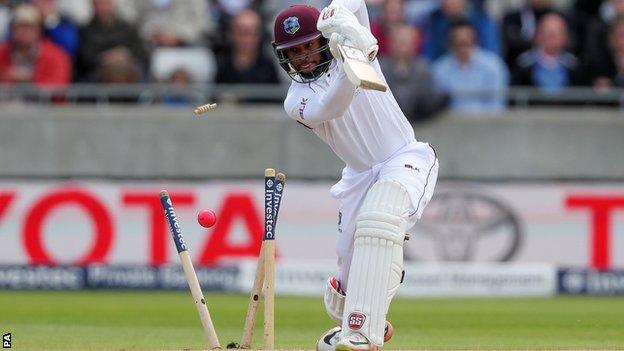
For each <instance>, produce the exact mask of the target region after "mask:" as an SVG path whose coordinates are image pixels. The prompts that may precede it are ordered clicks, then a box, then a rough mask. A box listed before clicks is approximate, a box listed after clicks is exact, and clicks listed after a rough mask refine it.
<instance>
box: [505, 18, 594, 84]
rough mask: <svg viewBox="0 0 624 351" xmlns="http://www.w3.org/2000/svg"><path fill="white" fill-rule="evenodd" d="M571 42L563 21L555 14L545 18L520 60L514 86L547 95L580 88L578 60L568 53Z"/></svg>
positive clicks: (516, 69) (514, 72)
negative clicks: (538, 90)
mask: <svg viewBox="0 0 624 351" xmlns="http://www.w3.org/2000/svg"><path fill="white" fill-rule="evenodd" d="M568 40H569V37H568V28H567V23H566V21H565V20H564V18H563V17H562V16H561V15H560V14H558V13H556V12H551V13H549V14H547V15H544V16H543V17H542V18H541V19H540V21H539V23H538V26H537V31H536V34H535V40H534V43H533V48H532V49H531V50H529V51H526V52H524V53H523V54H522V55H520V57H518V60H517V67H516V68H515V69H514V70H513V77H512V78H513V79H512V83H513V84H514V85H520V86H534V87H538V88H540V89H542V90H544V91H548V92H559V91H561V90H563V89H565V88H566V87H569V86H573V85H580V84H581V83H582V78H581V76H580V74H581V71H580V69H579V61H578V59H577V58H576V57H575V56H574V55H573V54H571V53H570V52H568V51H566V46H567V44H568Z"/></svg>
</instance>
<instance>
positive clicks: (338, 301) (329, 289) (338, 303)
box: [323, 277, 345, 325]
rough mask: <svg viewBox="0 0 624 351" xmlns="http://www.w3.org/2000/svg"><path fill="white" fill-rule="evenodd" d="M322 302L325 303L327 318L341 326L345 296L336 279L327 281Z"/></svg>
mask: <svg viewBox="0 0 624 351" xmlns="http://www.w3.org/2000/svg"><path fill="white" fill-rule="evenodd" d="M323 302H325V310H326V311H327V314H328V315H329V318H331V319H332V320H333V321H334V322H336V324H337V325H342V314H343V311H344V302H345V295H344V292H342V290H341V289H340V283H339V282H338V279H336V278H335V277H330V278H329V279H327V286H326V287H325V296H324V298H323Z"/></svg>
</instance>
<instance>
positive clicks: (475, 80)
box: [433, 20, 509, 114]
mask: <svg viewBox="0 0 624 351" xmlns="http://www.w3.org/2000/svg"><path fill="white" fill-rule="evenodd" d="M449 37H450V38H449V42H450V46H451V51H450V52H449V53H448V54H446V55H444V56H443V57H441V58H440V59H438V60H437V61H436V62H435V63H434V64H433V77H434V83H435V85H436V87H437V88H438V89H439V90H440V91H441V92H443V93H446V94H448V96H449V97H450V108H451V109H452V110H454V111H457V112H461V113H469V114H482V113H488V112H489V113H491V112H499V111H501V110H503V109H504V108H505V106H506V103H505V101H506V93H507V89H508V83H509V72H508V71H507V67H506V66H505V63H504V62H503V60H502V59H501V58H500V57H498V55H496V54H494V53H491V52H488V51H486V50H483V49H481V48H479V47H478V46H477V31H476V30H475V28H474V27H473V26H472V24H471V23H470V21H468V20H458V21H456V22H454V23H453V24H452V25H451V29H450V34H449Z"/></svg>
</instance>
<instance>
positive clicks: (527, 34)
mask: <svg viewBox="0 0 624 351" xmlns="http://www.w3.org/2000/svg"><path fill="white" fill-rule="evenodd" d="M552 11H553V8H552V6H551V4H550V0H525V4H524V6H522V7H521V8H520V9H519V10H516V11H512V12H510V13H508V14H506V15H505V17H504V18H503V28H502V33H503V43H504V46H505V55H504V57H505V62H506V63H507V66H509V67H513V66H514V65H515V63H516V60H517V59H518V56H520V54H522V53H523V52H525V51H527V50H529V49H531V46H532V44H533V37H534V36H535V28H536V27H537V23H538V22H539V20H540V19H541V18H542V16H543V15H544V14H546V13H548V12H552Z"/></svg>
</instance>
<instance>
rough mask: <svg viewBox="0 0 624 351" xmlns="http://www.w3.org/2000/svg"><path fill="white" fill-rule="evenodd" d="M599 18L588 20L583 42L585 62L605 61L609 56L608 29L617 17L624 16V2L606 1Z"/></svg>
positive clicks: (621, 0)
mask: <svg viewBox="0 0 624 351" xmlns="http://www.w3.org/2000/svg"><path fill="white" fill-rule="evenodd" d="M600 12H601V16H600V17H599V18H593V19H590V20H588V22H587V24H586V26H585V27H586V33H585V34H586V36H585V38H584V39H585V41H584V53H583V55H582V56H581V59H582V60H584V61H585V62H599V61H607V60H609V58H608V57H609V56H610V51H611V49H610V47H609V46H610V38H609V28H610V27H611V24H612V23H613V22H614V21H615V20H616V19H617V18H619V17H623V16H624V0H608V1H605V2H604V4H603V6H601V11H600Z"/></svg>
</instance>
